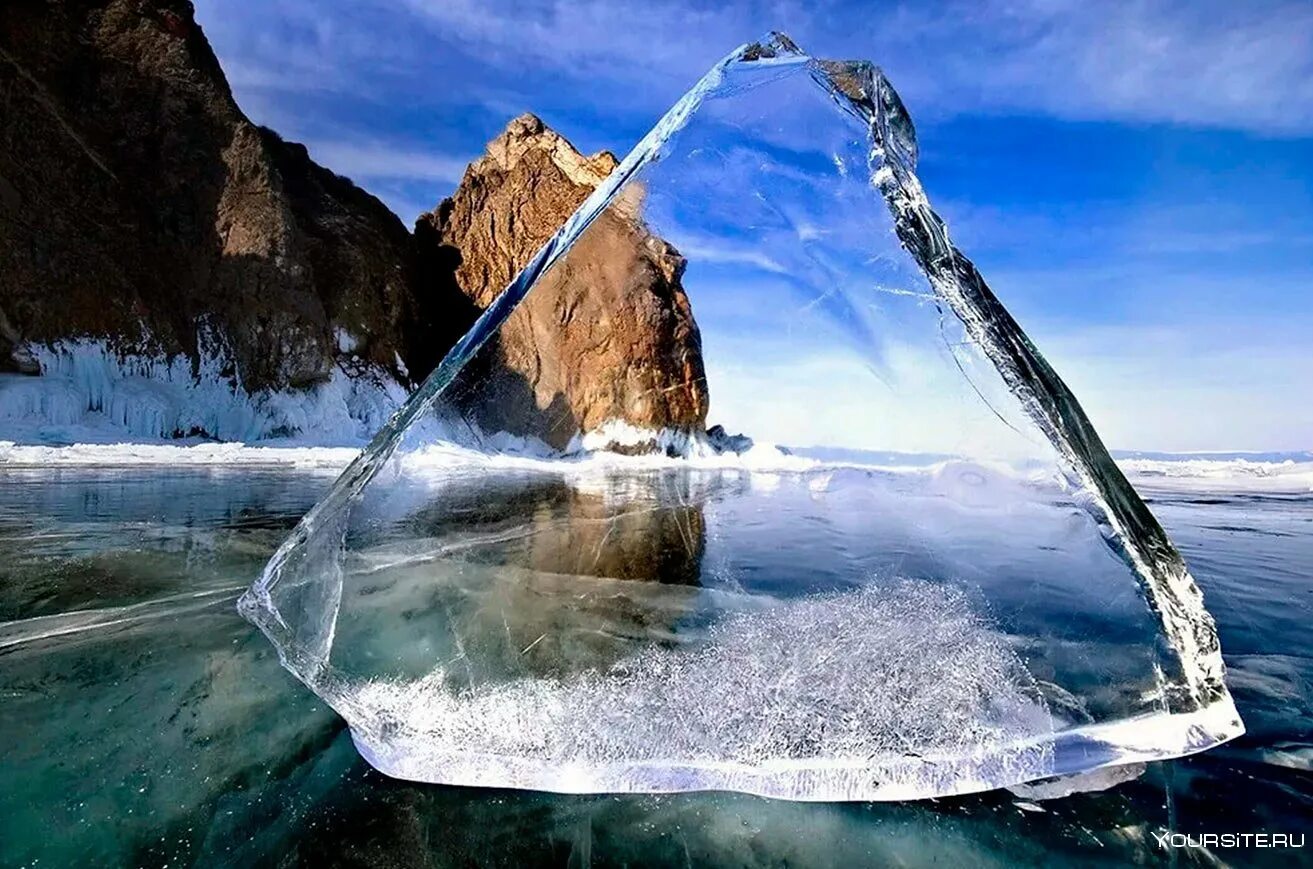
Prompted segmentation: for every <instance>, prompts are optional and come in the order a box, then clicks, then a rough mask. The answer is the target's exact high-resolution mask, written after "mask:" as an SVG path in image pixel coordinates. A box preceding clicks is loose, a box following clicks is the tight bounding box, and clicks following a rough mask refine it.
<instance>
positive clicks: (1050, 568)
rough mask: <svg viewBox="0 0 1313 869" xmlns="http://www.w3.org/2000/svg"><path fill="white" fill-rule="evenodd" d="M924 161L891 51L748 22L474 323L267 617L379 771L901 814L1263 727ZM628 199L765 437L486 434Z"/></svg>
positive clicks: (716, 418)
mask: <svg viewBox="0 0 1313 869" xmlns="http://www.w3.org/2000/svg"><path fill="white" fill-rule="evenodd" d="M916 151H917V146H916V138H915V133H914V131H913V128H912V124H911V121H910V119H909V118H908V116H907V114H906V112H905V110H904V108H903V106H902V103H901V102H900V100H899V98H898V96H897V94H896V93H895V92H894V90H893V88H892V86H891V85H890V84H889V83H888V81H887V80H886V79H885V78H884V76H883V75H882V74H881V73H880V71H879V70H878V69H876V68H875V67H873V66H871V65H870V64H867V63H864V62H832V61H823V60H817V59H814V58H811V57H808V56H806V55H804V54H802V53H801V52H800V51H799V50H798V49H797V48H796V46H794V45H793V43H792V42H790V41H789V40H788V39H787V38H786V37H783V36H779V35H775V36H772V37H771V38H770V39H768V40H765V41H763V42H761V43H754V44H752V45H748V46H744V47H742V48H740V49H737V50H736V51H734V52H733V53H732V54H731V55H729V56H728V57H727V58H726V59H725V60H723V61H722V62H721V63H719V64H717V65H716V66H715V67H714V68H713V69H712V70H711V71H710V72H709V73H708V74H707V75H706V76H705V77H704V78H703V79H702V81H700V82H699V83H698V84H697V85H696V86H695V87H694V88H693V90H691V91H690V92H689V93H688V94H687V95H686V96H685V97H684V98H683V99H681V100H680V102H679V103H678V104H676V105H675V106H674V107H673V108H672V109H671V110H670V112H669V113H668V114H667V115H666V116H665V117H664V118H663V119H662V120H661V122H660V123H659V124H658V125H657V126H656V128H654V129H653V131H652V132H651V133H650V134H649V135H648V136H647V137H646V138H645V139H644V140H643V141H642V142H640V143H639V145H638V146H637V147H636V148H635V149H634V150H633V151H632V152H631V153H630V154H629V155H628V157H626V159H625V160H624V161H623V162H622V163H621V165H620V167H619V168H618V169H617V170H616V171H615V172H614V173H613V174H612V175H611V176H610V177H609V178H608V179H607V180H606V181H605V182H604V183H603V184H602V186H601V187H599V188H598V189H597V191H596V192H595V193H594V194H593V195H592V196H591V197H590V198H589V199H588V200H587V201H586V202H585V203H584V204H583V205H582V206H581V207H580V208H579V210H578V211H577V212H576V213H575V214H574V215H573V216H572V217H571V218H570V219H569V221H568V222H567V223H566V224H565V226H564V227H562V229H561V230H560V231H559V232H558V233H557V234H556V235H555V236H554V237H553V238H552V239H551V240H550V241H549V242H548V243H547V244H546V245H545V246H544V247H543V248H542V249H541V250H540V251H539V253H538V254H537V256H536V257H535V258H534V260H533V261H532V262H531V263H530V264H529V265H528V267H527V268H525V269H524V270H523V272H521V274H520V275H519V276H518V277H517V278H516V279H515V280H514V281H513V282H512V283H511V284H510V286H508V287H507V289H506V290H505V291H504V292H503V293H502V295H501V296H500V297H498V299H497V300H496V301H495V302H493V304H492V305H491V306H490V307H489V308H488V309H487V310H486V311H484V313H483V315H482V316H481V318H480V319H479V321H478V322H477V324H476V325H475V326H474V328H473V329H472V330H471V331H470V333H469V334H467V335H466V336H465V337H464V338H463V339H461V341H460V342H459V343H458V344H457V346H456V347H455V348H454V349H453V350H452V351H451V352H450V353H449V354H448V355H447V357H446V358H445V359H444V360H443V362H442V363H441V365H440V366H439V367H438V369H437V370H436V371H435V372H434V373H433V374H432V375H431V376H430V377H429V378H428V380H427V381H426V382H425V383H424V385H423V386H422V387H421V388H420V389H419V390H418V391H417V392H416V393H415V395H414V396H413V397H412V398H411V399H410V401H409V402H408V403H407V404H406V406H405V407H404V408H403V409H402V410H401V411H399V412H398V414H397V415H396V417H395V418H394V419H393V420H392V421H391V422H390V423H389V424H388V426H387V427H385V428H384V429H383V430H382V431H381V432H379V434H378V436H377V437H376V438H375V439H374V441H373V443H372V444H371V446H370V447H369V448H368V449H367V450H366V451H365V452H364V454H362V456H361V457H360V458H359V459H358V460H357V461H356V462H355V463H354V464H353V465H352V466H351V467H350V468H348V470H347V471H346V472H345V473H344V474H343V475H342V477H341V478H340V479H339V481H338V482H337V484H336V485H335V487H334V489H333V491H332V492H331V494H330V495H328V496H327V497H326V498H325V499H324V501H322V502H321V503H320V504H319V505H318V506H316V507H315V509H314V510H312V511H311V512H310V513H309V514H308V515H307V516H306V518H305V519H304V520H303V521H302V523H301V524H300V526H299V527H298V528H297V529H296V530H295V532H294V533H293V534H292V535H291V537H290V538H289V539H288V541H287V542H286V543H285V544H284V546H283V547H282V548H281V549H280V551H279V552H278V554H277V555H276V556H275V557H274V558H273V559H272V560H271V561H270V563H269V565H268V567H267V568H266V570H265V572H264V574H263V575H262V576H261V578H260V579H259V580H258V581H257V582H256V583H255V584H254V585H253V587H252V588H251V589H250V591H249V592H248V593H247V594H246V595H245V596H244V597H243V599H242V602H241V609H242V611H243V613H244V614H245V615H246V616H247V617H248V618H250V619H251V620H252V621H254V622H255V623H256V624H257V625H259V626H260V628H261V629H262V630H263V631H264V632H265V633H266V634H267V635H268V637H269V638H270V639H271V640H272V641H273V643H274V645H275V646H276V647H277V649H278V651H279V654H280V656H281V658H282V660H283V662H284V664H285V665H286V666H287V668H288V669H289V670H290V671H291V672H292V673H294V674H295V675H296V676H297V677H298V678H299V679H301V680H302V681H303V682H304V683H305V684H306V685H307V686H308V687H310V688H311V689H312V690H313V691H314V692H315V693H317V694H318V695H319V696H320V697H321V698H323V699H324V700H325V701H326V702H327V703H328V704H329V705H330V706H332V707H333V708H334V709H335V710H337V712H338V713H340V714H341V715H342V716H343V717H344V718H345V719H346V721H347V722H348V724H349V725H350V727H351V731H352V735H353V737H354V739H355V742H356V745H357V747H358V748H359V749H360V751H361V753H362V754H363V755H364V756H365V757H366V758H367V759H368V760H369V761H370V762H371V763H372V764H373V765H375V766H376V767H377V768H378V769H380V770H382V771H383V772H385V773H388V774H390V775H394V776H397V777H402V778H408V779H414V780H420V781H431V782H441V783H452V784H466V785H484V786H493V787H517V788H532V789H541V790H552V791H563V792H663V791H679V790H696V789H725V790H740V791H746V792H751V793H757V794H762V795H767V796H773V797H781V798H788V799H808V800H882V799H908V798H918V797H932V796H939V795H946V794H954V793H964V792H970V791H978V790H985V789H990V788H995V787H1003V786H1008V785H1013V784H1017V783H1020V782H1027V781H1035V780H1040V779H1046V778H1050V777H1054V776H1065V775H1073V774H1078V773H1086V772H1090V771H1092V770H1097V769H1099V768H1102V767H1106V766H1115V765H1125V764H1132V763H1138V762H1142V761H1145V760H1154V759H1162V758H1169V757H1176V756H1180V755H1183V754H1188V753H1191V752H1196V751H1200V750H1203V749H1206V748H1208V747H1210V746H1212V745H1215V744H1217V743H1219V742H1221V741H1224V740H1227V739H1230V738H1232V737H1234V736H1236V735H1238V734H1240V733H1241V732H1242V731H1243V726H1242V724H1241V722H1240V719H1239V717H1238V715H1237V714H1236V711H1235V708H1234V705H1233V703H1232V700H1231V697H1230V695H1229V693H1228V691H1227V688H1226V685H1225V682H1224V668H1223V665H1222V659H1221V654H1220V651H1219V648H1218V642H1217V635H1216V631H1215V629H1214V625H1213V621H1212V618H1211V617H1210V616H1209V614H1208V613H1207V611H1206V610H1205V609H1204V606H1203V602H1202V598H1201V596H1200V593H1199V591H1198V589H1197V587H1196V586H1195V584H1194V582H1193V580H1192V579H1191V577H1190V575H1189V573H1188V571H1187V569H1186V567H1185V565H1184V563H1183V562H1182V560H1181V558H1180V556H1179V555H1178V554H1177V552H1176V550H1175V549H1174V548H1173V546H1172V544H1171V542H1170V541H1169V540H1168V539H1167V537H1166V535H1165V534H1164V532H1163V531H1162V528H1161V527H1160V526H1159V524H1158V523H1157V521H1156V520H1155V519H1154V518H1153V516H1152V514H1151V513H1150V512H1149V510H1148V508H1147V507H1146V506H1145V504H1144V503H1143V501H1141V499H1140V498H1139V497H1138V496H1137V495H1136V493H1135V491H1134V490H1133V489H1132V488H1131V487H1130V485H1129V484H1128V483H1127V482H1126V480H1125V478H1124V477H1123V476H1122V475H1121V473H1120V472H1119V471H1118V470H1117V468H1116V466H1115V465H1114V464H1113V463H1112V461H1111V460H1110V459H1109V457H1108V454H1107V452H1106V450H1105V449H1104V447H1103V445H1102V443H1101V442H1100V441H1099V438H1098V436H1097V434H1096V433H1095V432H1094V430H1093V428H1092V427H1091V426H1090V423H1089V421H1088V420H1087V419H1086V417H1085V415H1084V414H1083V412H1082V411H1081V409H1080V407H1079V405H1078V404H1077V402H1076V399H1075V397H1074V396H1073V395H1072V394H1071V392H1070V390H1068V389H1067V388H1066V386H1065V385H1064V384H1063V383H1062V381H1061V380H1060V379H1059V377H1058V376H1057V374H1056V373H1055V372H1054V371H1053V370H1052V368H1051V367H1050V366H1049V365H1048V364H1047V363H1046V362H1045V361H1044V359H1043V357H1042V356H1041V355H1040V354H1039V352H1038V351H1037V350H1036V349H1035V347H1034V346H1033V345H1032V344H1031V342H1030V341H1029V339H1028V338H1027V337H1026V335H1025V334H1024V333H1023V332H1022V330H1021V328H1020V327H1019V326H1018V324H1017V323H1016V321H1015V320H1014V319H1013V318H1012V317H1011V316H1010V315H1009V314H1008V312H1007V311H1006V310H1005V309H1004V307H1003V305H1002V304H1001V302H1000V301H999V300H998V299H997V297H995V296H994V294H993V293H992V292H991V291H990V290H989V288H988V287H987V286H986V284H985V282H984V280H983V279H982V278H981V276H980V275H979V273H978V272H977V271H976V269H975V268H974V266H972V264H971V263H970V261H969V260H967V259H966V257H964V256H963V255H962V254H961V253H960V252H959V251H958V250H957V249H956V248H955V247H953V245H952V244H951V242H950V241H949V240H948V235H947V232H946V230H945V228H944V226H943V224H942V222H941V221H940V220H939V218H938V217H937V216H936V215H935V214H934V212H933V211H932V210H931V209H930V207H929V204H928V201H927V199H926V197H925V195H924V193H923V191H922V189H921V186H920V183H919V181H918V180H917V178H916V175H915V164H916ZM602 215H607V219H608V220H611V221H614V220H622V221H632V222H635V223H638V224H641V225H642V226H643V227H644V228H645V229H646V230H647V231H649V232H650V233H651V234H652V235H654V236H657V237H659V238H662V239H664V240H665V241H666V242H668V243H669V244H671V245H673V246H674V247H675V248H676V249H677V250H678V251H679V252H680V254H681V255H682V256H683V257H684V258H686V260H687V266H686V269H685V272H684V275H683V288H684V290H685V291H686V292H687V294H688V299H689V301H690V304H691V307H692V311H693V316H694V318H695V320H696V323H697V325H698V329H699V331H700V339H701V351H702V357H703V361H704V364H705V369H706V386H707V391H708V395H709V401H710V415H709V418H708V420H707V422H708V423H709V424H719V425H722V426H724V427H725V429H726V430H727V431H729V432H743V433H745V434H746V435H748V436H749V437H750V438H751V443H750V444H749V442H747V441H733V442H731V441H728V440H727V439H725V438H723V437H709V436H708V435H707V434H706V432H704V431H702V430H701V429H700V428H698V429H683V430H672V431H659V432H653V433H651V442H652V443H654V444H658V445H659V446H660V447H661V448H662V449H661V450H660V451H659V452H657V453H655V454H648V455H637V456H623V455H615V454H611V453H606V452H590V451H589V450H588V449H586V447H587V446H588V445H589V444H590V443H599V442H604V441H606V440H608V439H609V438H610V436H609V435H608V436H606V437H600V436H599V437H596V438H593V439H591V440H590V437H589V435H590V434H597V433H590V432H580V433H579V435H580V437H579V438H577V439H575V440H574V441H573V442H572V445H571V447H569V448H568V449H567V450H565V451H550V450H546V449H544V448H543V445H541V444H539V445H534V444H529V443H525V442H523V441H522V440H517V439H516V438H513V437H509V436H506V435H505V434H504V433H498V432H487V431H482V430H480V429H479V427H478V425H477V424H475V423H474V422H472V421H471V419H472V417H471V414H470V408H471V407H475V406H478V404H479V403H480V402H484V403H490V404H489V406H494V407H495V403H496V402H497V401H498V400H499V395H498V389H501V388H503V387H501V386H499V385H497V384H499V383H500V382H501V381H498V380H497V379H495V378H485V377H484V372H486V371H487V370H488V368H489V365H488V364H486V356H487V354H488V353H490V352H491V349H492V348H493V347H495V340H494V339H495V337H496V335H497V330H498V328H499V326H500V325H501V324H502V323H503V322H504V321H505V320H506V318H507V317H508V316H510V315H511V313H512V312H513V311H514V310H515V309H516V307H517V305H519V303H520V302H521V301H522V300H523V299H524V298H525V297H526V295H527V294H528V293H531V292H533V291H534V289H535V287H536V286H539V285H540V283H541V281H542V279H543V277H544V276H546V275H549V274H550V273H553V270H563V271H560V272H556V274H557V275H561V274H564V275H566V276H569V275H575V274H586V273H587V269H586V268H584V266H585V265H586V263H583V262H579V261H576V259H575V258H578V257H586V256H588V255H590V254H589V251H590V250H591V249H592V246H589V245H586V244H581V245H579V246H577V247H575V244H574V243H575V242H576V241H577V240H579V239H581V238H586V236H587V233H589V232H590V227H595V226H596V223H595V222H596V220H597V219H598V218H599V217H600V216H602ZM489 416H490V415H487V414H484V415H479V418H481V419H486V418H488V417H489ZM491 416H495V414H492V415H491ZM639 440H640V441H641V440H642V438H641V437H640V438H639Z"/></svg>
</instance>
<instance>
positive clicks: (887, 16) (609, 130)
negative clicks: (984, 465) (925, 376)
mask: <svg viewBox="0 0 1313 869" xmlns="http://www.w3.org/2000/svg"><path fill="white" fill-rule="evenodd" d="M196 6H197V15H198V18H199V20H200V22H201V24H202V26H203V27H204V28H205V31H206V33H207V35H208V36H209V38H210V40H211V42H212V44H213V45H214V48H215V51H216V53H217V54H218V56H219V59H220V61H221V63H222V64H223V67H224V69H225V71H226V72H227V74H228V77H229V80H230V82H231V84H232V87H233V91H234V94H235V95H236V97H237V100H238V102H239V103H240V104H241V106H242V108H243V109H244V110H245V111H246V113H247V114H248V115H249V116H250V117H251V118H252V119H253V120H254V121H256V122H257V123H261V124H265V125H267V126H270V127H273V128H274V129H276V130H278V131H279V132H280V133H281V134H283V135H284V136H285V137H286V138H290V139H294V140H297V141H302V142H304V143H306V144H307V146H308V147H309V149H310V152H311V154H312V156H314V157H315V159H317V160H318V161H319V162H321V163H323V164H324V165H327V166H329V167H330V168H332V169H334V170H335V171H337V172H339V173H341V174H344V175H347V176H350V177H351V178H353V179H354V180H356V181H357V182H358V183H359V184H361V185H362V186H364V187H365V188H366V189H368V190H370V191H371V192H373V193H375V194H376V195H378V196H379V197H380V198H382V199H383V200H384V201H385V202H386V203H387V204H388V205H389V206H390V207H391V208H392V209H393V210H394V211H396V212H397V214H398V215H399V216H400V217H401V218H402V219H403V220H405V221H406V222H407V223H409V222H411V221H412V220H413V219H414V217H415V216H416V215H417V214H419V213H421V212H422V211H426V210H429V209H431V208H433V207H434V206H436V204H437V203H438V202H439V201H440V200H441V198H442V197H443V196H445V195H447V194H449V193H450V192H451V191H452V190H453V189H454V187H455V185H456V184H457V183H458V182H459V179H460V175H461V173H462V171H463V170H464V167H465V165H466V163H467V162H468V161H469V160H470V159H472V158H473V157H475V156H477V155H478V154H479V153H480V151H481V150H482V147H483V144H484V143H485V142H486V141H487V140H488V139H490V138H491V137H493V136H494V135H496V133H497V132H498V131H499V130H500V129H501V128H502V127H503V126H504V125H505V123H506V121H508V120H509V119H510V118H512V117H514V116H515V115H517V114H519V113H521V112H524V111H533V112H535V113H536V114H538V115H539V116H540V117H542V118H543V119H544V121H546V122H547V123H548V124H549V125H551V126H552V127H554V128H555V129H557V130H558V131H560V132H561V133H562V134H564V135H565V136H567V137H568V138H569V139H571V141H573V142H574V143H575V144H576V145H577V146H578V147H579V148H580V150H583V151H585V152H592V151H596V150H599V149H603V148H605V149H609V150H612V151H614V152H615V153H617V154H618V155H621V156H623V154H624V153H625V152H627V151H628V150H629V148H630V147H632V146H633V144H635V143H636V142H637V141H638V140H639V139H640V138H641V137H642V136H643V134H644V133H646V132H647V130H648V129H649V128H650V127H651V126H652V124H654V123H655V122H656V121H657V119H659V118H660V116H661V115H662V114H663V113H664V111H665V110H666V109H667V108H669V106H670V105H671V104H672V103H673V102H674V101H676V100H677V99H678V98H679V97H680V95H681V94H682V93H683V92H684V91H685V90H686V89H687V88H688V87H689V86H691V85H692V84H693V83H694V82H695V81H696V80H697V79H698V78H699V76H701V75H702V73H704V72H705V71H706V69H707V68H708V67H709V66H711V65H712V64H713V63H715V62H716V61H717V60H718V59H719V58H721V57H722V56H724V55H725V54H726V53H727V52H728V51H729V50H731V49H732V48H734V46H736V45H739V44H741V43H743V42H746V41H750V40H752V39H755V38H757V37H759V36H760V35H762V34H764V33H765V32H767V31H769V30H772V29H777V30H781V31H784V32H786V33H788V34H789V35H790V36H791V37H793V39H794V40H795V41H797V42H798V43H799V44H800V45H802V46H803V47H804V48H805V49H806V50H808V51H809V52H810V53H812V54H814V55H816V56H823V57H834V58H863V59H869V60H872V61H874V62H875V63H876V64H878V65H879V66H880V67H881V68H882V69H883V70H884V71H885V73H886V74H887V75H888V76H889V78H890V80H891V81H892V82H893V83H894V85H895V86H896V87H897V88H898V90H899V92H900V93H901V94H902V97H903V99H904V102H905V103H906V104H907V106H908V108H909V110H910V112H911V114H912V116H913V118H914V119H915V121H916V125H917V130H918V135H919V139H920V145H921V161H920V166H919V174H920V177H921V180H922V182H923V183H924V185H925V188H926V191H927V193H928V194H929V196H930V199H931V201H932V203H933V204H934V206H935V208H936V210H937V211H938V212H939V213H940V214H941V215H942V216H944V218H945V219H946V220H947V222H948V224H949V227H950V231H951V233H952V236H953V239H954V241H955V242H956V244H957V245H958V246H959V247H960V248H961V249H962V250H963V251H964V252H965V253H967V255H968V256H970V257H971V258H972V259H973V260H974V261H975V263H976V264H977V266H979V268H980V270H981V272H982V273H983V274H984V275H985V277H986V278H987V280H988V281H989V283H990V285H991V286H992V287H993V288H994V290H995V291H996V292H997V293H998V295H999V296H1000V298H1001V299H1002V300H1003V301H1004V303H1005V304H1006V305H1007V306H1008V308H1009V309H1010V310H1011V311H1012V312H1013V314H1014V315H1015V316H1016V318H1017V319H1018V320H1019V321H1020V322H1021V324H1022V325H1023V327H1025V329H1026V330H1027V332H1028V333H1029V334H1030V336H1031V337H1032V338H1033V339H1034V341H1035V343H1036V344H1037V345H1038V346H1039V347H1040V349H1041V350H1042V351H1043V352H1044V354H1045V355H1046V356H1047V357H1048V359H1049V360H1050V362H1052V363H1053V365H1054V367H1055V368H1056V369H1057V370H1058V372H1059V373H1060V374H1061V375H1062V376H1063V377H1064V379H1065V380H1066V381H1067V383H1068V384H1069V385H1070V386H1071V387H1072V389H1073V390H1074V392H1075V393H1076V395H1077V396H1078V398H1079V399H1080V400H1081V402H1082V404H1083V405H1084V407H1085V409H1086V411H1087V413H1088V414H1089V415H1090V417H1091V419H1092V420H1093V421H1094V423H1095V425H1096V427H1097V428H1098V429H1099V431H1100V432H1101V433H1102V435H1103V437H1104V440H1105V441H1106V442H1107V443H1108V444H1109V445H1110V446H1111V447H1113V448H1122V449H1146V450H1237V449H1250V450H1298V449H1309V448H1313V401H1310V400H1309V399H1310V396H1313V4H1308V3H1306V2H1251V3H1243V4H1236V3H1231V2H1215V0H1200V2H1190V3H1186V2H1181V3H1174V4H1172V3H1159V2H1126V3H1116V4H1114V3H1088V2H1067V0H1007V2H1004V0H983V2H971V3H956V2H947V3H932V2H916V3H895V2H890V3H881V4H870V3H850V2H844V3H819V2H792V0H779V2H767V3H746V2H733V0H731V2H725V3H718V4H701V3H695V2H692V0H669V2H667V0H642V2H639V0H582V2H567V0H528V2H517V3H509V2H501V0H197V2H196ZM694 304H695V306H696V304H697V300H696V297H695V298H694ZM714 402H715V398H714V396H713V404H714Z"/></svg>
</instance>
